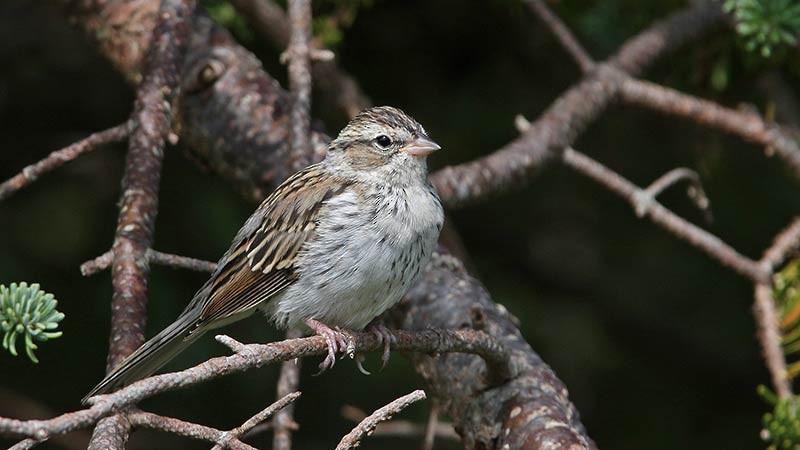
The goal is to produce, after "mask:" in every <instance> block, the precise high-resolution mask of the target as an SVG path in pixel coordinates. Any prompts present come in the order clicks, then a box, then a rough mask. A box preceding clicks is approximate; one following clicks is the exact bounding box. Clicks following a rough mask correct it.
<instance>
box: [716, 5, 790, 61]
mask: <svg viewBox="0 0 800 450" xmlns="http://www.w3.org/2000/svg"><path fill="white" fill-rule="evenodd" d="M724 8H725V11H726V12H729V13H732V14H733V16H734V17H735V18H736V31H737V32H738V33H739V35H740V36H742V37H743V38H744V40H745V48H747V50H749V51H758V52H759V53H760V54H761V56H763V57H764V58H769V57H770V56H771V55H772V54H773V53H774V52H775V50H776V49H778V48H780V47H784V46H787V47H788V46H792V45H795V43H796V42H797V36H798V35H800V2H798V1H797V0H727V1H726V2H725V5H724Z"/></svg>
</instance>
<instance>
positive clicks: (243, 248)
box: [200, 165, 351, 324]
mask: <svg viewBox="0 0 800 450" xmlns="http://www.w3.org/2000/svg"><path fill="white" fill-rule="evenodd" d="M350 185H351V183H350V182H349V181H347V180H345V179H343V178H339V177H335V176H333V175H330V174H328V173H327V171H325V170H322V169H321V168H320V166H319V165H313V166H310V167H308V168H307V169H306V170H303V171H301V172H298V173H297V174H295V175H294V176H292V177H291V178H289V179H288V180H286V181H285V182H284V183H283V184H282V185H281V186H280V187H278V189H276V190H275V192H273V193H272V194H271V195H270V196H269V197H267V198H266V199H265V200H264V202H263V203H262V204H261V206H259V208H258V210H257V211H256V213H254V215H253V217H256V218H258V219H257V220H256V221H255V222H252V221H248V224H246V225H245V227H243V228H242V230H241V231H240V232H239V234H238V235H237V238H236V239H235V240H234V245H233V246H232V247H231V250H229V251H228V254H227V255H226V256H225V257H223V260H222V262H221V263H220V264H219V268H218V269H217V274H216V275H215V276H214V277H212V281H211V286H210V288H209V291H208V292H209V295H208V297H207V300H206V301H205V302H204V305H203V308H202V312H201V315H200V324H208V323H211V322H214V321H217V320H221V319H225V318H227V317H230V316H234V315H236V314H239V313H242V312H245V311H248V310H251V309H252V308H254V307H256V306H257V305H259V304H261V303H262V302H264V301H267V300H268V299H269V298H270V297H272V296H273V295H275V294H276V293H278V292H279V291H281V290H282V289H284V288H286V287H287V286H289V285H291V284H292V283H293V282H294V281H295V280H296V279H297V276H298V274H297V267H296V262H297V256H298V254H299V253H300V251H301V250H302V248H303V245H304V244H305V243H306V242H308V241H309V240H311V239H312V238H313V237H314V236H315V235H316V229H317V224H318V222H319V217H320V214H321V213H322V211H323V210H324V208H323V207H324V205H325V202H326V201H327V200H328V199H330V198H331V197H333V196H335V195H338V194H341V193H342V192H344V191H345V189H347V188H348V187H349V186H350Z"/></svg>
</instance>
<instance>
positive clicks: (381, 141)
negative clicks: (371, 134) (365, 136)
mask: <svg viewBox="0 0 800 450" xmlns="http://www.w3.org/2000/svg"><path fill="white" fill-rule="evenodd" d="M375 143H376V144H378V147H380V148H383V149H386V148H389V146H390V145H392V140H391V139H389V136H386V135H385V134H382V135H380V136H378V137H376V138H375Z"/></svg>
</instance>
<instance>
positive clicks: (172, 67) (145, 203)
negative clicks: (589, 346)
mask: <svg viewBox="0 0 800 450" xmlns="http://www.w3.org/2000/svg"><path fill="white" fill-rule="evenodd" d="M193 5H194V4H193V2H192V1H191V0H163V1H162V3H161V7H160V8H159V19H158V22H157V25H156V27H155V29H154V30H153V36H152V42H153V44H152V46H151V49H150V52H149V54H148V55H147V58H146V61H145V67H144V71H143V73H144V78H143V80H142V83H141V85H140V86H139V88H138V90H137V95H136V102H135V104H134V111H133V115H132V121H133V126H132V129H131V134H130V138H129V143H128V145H129V147H128V154H127V157H126V159H125V174H124V175H123V178H122V197H121V200H120V213H119V219H118V221H117V230H116V232H115V235H114V244H113V246H112V252H113V255H114V259H113V262H112V269H111V273H112V275H111V277H112V279H111V283H112V285H113V287H114V293H113V296H112V299H111V333H110V336H109V350H108V360H107V364H106V370H107V371H111V370H112V369H113V368H114V367H115V366H117V365H118V364H119V363H120V362H121V361H122V360H123V359H124V358H125V357H126V356H128V355H129V354H131V353H133V351H134V350H136V349H137V348H138V347H139V346H140V345H141V344H142V343H143V342H144V327H145V323H146V321H147V275H148V272H149V266H148V263H147V250H148V249H149V248H150V246H151V245H152V242H153V229H154V227H155V218H156V215H157V214H158V185H159V181H160V178H161V162H162V159H163V156H164V144H165V140H166V138H167V135H168V133H169V131H170V125H171V117H172V101H173V99H174V98H175V97H176V94H177V90H178V87H179V82H180V76H179V74H180V66H181V64H182V61H183V56H184V54H185V50H186V46H187V41H188V39H189V29H190V28H189V24H188V23H187V19H188V17H189V16H190V14H191V12H192V10H193V7H194V6H193ZM127 428H128V424H127V423H125V422H124V421H123V420H122V417H121V416H115V417H113V418H109V419H106V420H105V421H103V422H101V423H100V424H98V427H97V428H96V429H95V431H94V433H93V435H92V439H91V441H90V442H89V449H90V450H100V449H103V450H106V449H109V448H112V449H116V448H123V447H124V443H125V441H126V440H127V435H128V430H127Z"/></svg>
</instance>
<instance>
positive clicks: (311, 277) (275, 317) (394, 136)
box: [83, 106, 444, 403]
mask: <svg viewBox="0 0 800 450" xmlns="http://www.w3.org/2000/svg"><path fill="white" fill-rule="evenodd" d="M439 149H440V147H439V145H438V144H436V143H435V142H434V141H433V140H431V138H429V137H428V135H427V133H426V131H425V129H424V128H423V127H422V125H420V124H419V123H418V122H417V121H416V120H414V119H413V118H411V117H410V116H408V115H407V114H405V113H404V112H403V111H401V110H399V109H397V108H393V107H389V106H382V107H375V108H369V109H366V110H364V111H362V112H361V113H359V114H358V115H356V116H355V117H354V118H353V119H352V121H350V123H348V124H347V126H345V127H344V128H343V129H342V131H341V132H340V133H339V135H338V136H337V137H336V139H334V140H333V141H331V143H330V144H329V146H328V148H327V154H326V156H325V159H324V160H322V161H321V162H319V163H317V164H313V165H311V166H309V167H307V168H305V169H303V170H301V171H300V172H298V173H296V174H294V175H293V176H291V177H289V178H288V179H287V180H286V181H285V182H283V184H281V185H280V186H279V187H278V188H277V189H276V190H275V191H274V192H272V193H271V194H270V195H269V196H268V197H267V198H266V199H265V200H264V201H263V202H262V203H261V205H260V206H259V207H258V208H257V209H256V210H255V212H254V213H253V214H252V215H251V216H250V217H249V218H248V219H247V221H246V222H245V224H244V225H243V226H242V228H241V229H240V230H239V232H238V233H237V234H236V237H235V238H234V239H233V242H232V244H231V246H230V248H229V249H228V251H227V252H226V253H225V254H224V255H223V256H222V258H221V259H220V260H219V262H218V263H217V267H216V269H215V270H214V272H213V273H212V275H211V277H210V278H209V280H208V281H207V282H206V283H205V284H204V285H203V286H202V287H201V288H200V290H199V291H198V292H197V293H196V294H195V296H194V297H193V298H192V300H191V301H190V302H189V304H188V306H187V307H186V308H185V309H184V310H183V312H182V313H181V314H180V316H179V317H178V318H177V319H176V320H175V321H174V322H173V323H172V324H171V325H169V326H168V327H166V328H165V329H164V330H162V331H161V332H160V333H158V334H157V335H156V336H155V337H153V338H151V339H150V340H148V341H147V342H145V343H144V344H143V345H142V346H141V347H139V349H137V350H136V351H135V352H133V353H132V354H131V355H130V356H128V357H127V358H126V359H125V360H124V361H122V362H121V363H120V364H119V365H118V366H117V367H116V368H114V369H113V370H112V371H111V372H110V373H109V374H108V375H107V376H106V377H105V378H104V379H103V380H102V381H101V382H100V383H99V384H98V385H97V386H96V387H95V388H94V389H92V390H91V392H89V394H88V395H87V396H86V397H85V398H84V399H83V401H84V403H85V402H86V400H87V399H88V398H89V397H92V396H95V395H98V394H105V393H109V392H111V391H113V390H115V389H117V388H119V387H121V386H124V385H127V384H130V383H132V382H134V381H137V380H140V379H142V378H145V377H147V376H149V375H151V374H152V373H154V372H155V371H156V370H158V369H159V368H161V367H162V366H163V365H164V364H166V363H167V362H168V361H170V360H171V359H172V358H174V357H175V356H176V355H177V354H178V353H180V352H181V351H182V350H184V349H185V348H186V347H188V346H189V345H190V344H192V343H193V342H194V341H196V340H197V339H198V338H199V337H200V336H201V335H203V334H204V333H206V332H208V331H210V330H213V329H216V328H219V327H221V326H224V325H227V324H230V323H232V322H236V321H238V320H240V319H243V318H245V317H247V316H250V315H251V314H253V313H254V312H255V311H261V312H262V313H264V314H265V315H266V316H267V318H268V319H270V320H271V321H272V322H273V323H274V324H275V325H276V326H277V327H279V328H290V327H298V326H300V327H303V326H305V327H308V328H310V329H311V330H313V331H314V332H315V333H316V334H319V335H321V336H323V337H324V338H325V342H326V344H327V355H326V357H325V359H324V360H323V361H322V363H321V364H320V371H324V370H326V369H329V368H331V367H333V365H334V363H335V362H336V355H337V353H339V352H341V351H344V350H345V349H346V347H347V341H348V335H347V333H348V330H363V329H364V328H365V327H367V326H369V329H370V330H371V331H372V332H374V333H375V334H376V335H377V336H378V338H379V339H381V340H382V342H383V345H384V355H383V361H384V364H385V362H386V361H387V359H388V355H389V344H390V341H392V340H393V336H392V334H391V332H390V331H389V330H388V329H386V328H385V327H384V326H382V325H380V324H379V321H374V319H376V318H377V317H378V316H379V315H380V314H382V313H383V312H384V311H386V310H387V309H388V308H389V307H391V306H392V305H394V304H395V303H397V302H398V301H399V300H400V299H401V298H402V296H403V295H404V294H405V293H406V291H408V289H409V288H410V287H411V284H412V283H413V282H414V280H415V278H417V276H418V275H419V274H420V272H421V270H422V269H423V268H424V267H425V265H426V264H427V262H428V261H429V259H430V257H431V254H432V253H433V250H434V248H435V246H436V241H437V240H438V237H439V232H440V231H441V229H442V224H443V221H444V213H443V209H442V204H441V202H440V200H439V197H438V195H437V193H436V191H435V189H434V188H433V186H432V185H431V183H430V182H429V181H428V177H427V164H426V157H427V156H428V155H429V154H430V153H432V152H434V151H436V150H439ZM359 369H362V367H361V366H360V361H359Z"/></svg>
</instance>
